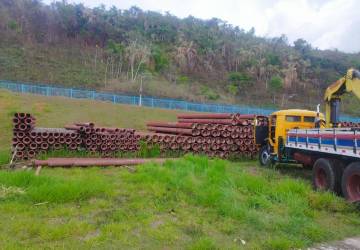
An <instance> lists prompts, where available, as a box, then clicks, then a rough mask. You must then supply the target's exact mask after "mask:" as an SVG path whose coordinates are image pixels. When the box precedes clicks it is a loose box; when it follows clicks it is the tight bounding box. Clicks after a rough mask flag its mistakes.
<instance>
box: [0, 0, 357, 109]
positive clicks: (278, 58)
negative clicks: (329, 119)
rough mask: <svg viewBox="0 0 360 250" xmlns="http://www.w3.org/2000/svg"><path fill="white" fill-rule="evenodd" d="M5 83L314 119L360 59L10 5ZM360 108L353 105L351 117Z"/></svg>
mask: <svg viewBox="0 0 360 250" xmlns="http://www.w3.org/2000/svg"><path fill="white" fill-rule="evenodd" d="M0 35H1V39H0V78H2V79H7V80H19V81H33V82H45V83H54V84H60V85H65V86H75V87H83V88H87V87H88V88H97V89H101V90H108V91H115V92H125V93H138V92H139V89H140V82H143V92H144V94H146V95H153V96H161V97H172V98H181V99H187V100H196V101H208V102H209V101H211V102H222V103H246V104H250V105H258V106H259V105H260V106H273V107H274V106H275V107H304V108H311V109H314V107H315V105H316V104H317V103H319V102H320V101H321V100H322V95H323V91H324V89H325V87H326V86H327V85H329V84H330V83H331V82H333V81H334V80H336V79H338V78H339V77H340V76H342V75H343V74H344V73H345V71H346V69H347V68H350V67H355V68H360V54H359V53H356V54H347V53H343V52H340V51H337V50H325V51H323V50H319V49H316V48H313V47H312V46H311V44H309V43H308V42H306V41H305V40H303V39H301V38H300V39H298V40H297V41H295V42H294V44H289V43H288V41H287V38H286V37H285V36H281V37H274V38H263V37H258V36H255V32H254V30H253V29H252V30H249V31H245V30H243V29H241V27H234V26H232V25H230V24H228V23H226V21H223V20H219V19H216V18H214V19H211V20H201V19H197V18H195V17H192V16H189V17H187V18H184V19H180V18H177V17H175V16H173V15H171V14H169V13H167V14H165V15H162V14H160V13H157V12H152V11H144V10H141V9H139V8H137V7H132V8H130V9H128V10H119V9H116V8H115V7H113V8H110V9H106V8H105V7H103V6H100V7H97V8H93V9H89V8H86V7H84V6H83V5H81V4H68V3H66V2H55V3H53V4H51V5H45V4H43V3H41V2H40V1H30V0H14V1H7V0H3V1H0ZM358 104H360V102H357V101H355V100H354V99H352V98H351V99H350V100H349V101H347V102H346V103H345V105H344V108H343V111H346V112H347V113H349V114H355V115H358V114H359V111H356V109H355V110H354V107H356V106H358Z"/></svg>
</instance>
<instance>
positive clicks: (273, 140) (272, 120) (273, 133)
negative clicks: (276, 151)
mask: <svg viewBox="0 0 360 250" xmlns="http://www.w3.org/2000/svg"><path fill="white" fill-rule="evenodd" d="M269 137H270V138H269V139H270V140H269V142H270V145H271V146H272V147H274V145H275V144H276V115H272V116H270V126H269Z"/></svg>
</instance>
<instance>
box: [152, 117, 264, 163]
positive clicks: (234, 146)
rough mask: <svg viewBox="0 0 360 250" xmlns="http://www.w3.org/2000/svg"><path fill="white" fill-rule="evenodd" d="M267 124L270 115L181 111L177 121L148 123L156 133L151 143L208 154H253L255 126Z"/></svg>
mask: <svg viewBox="0 0 360 250" xmlns="http://www.w3.org/2000/svg"><path fill="white" fill-rule="evenodd" d="M259 126H268V118H267V117H265V116H256V115H240V114H181V115H178V122H149V123H147V128H148V130H149V131H151V132H154V133H156V134H155V135H154V136H151V137H150V138H148V141H149V142H152V143H158V144H160V148H161V149H164V150H181V151H185V152H186V151H192V152H195V153H204V154H207V155H209V156H219V157H228V156H230V155H245V156H254V155H255V154H257V152H258V146H257V145H256V143H255V138H254V137H255V129H256V127H259Z"/></svg>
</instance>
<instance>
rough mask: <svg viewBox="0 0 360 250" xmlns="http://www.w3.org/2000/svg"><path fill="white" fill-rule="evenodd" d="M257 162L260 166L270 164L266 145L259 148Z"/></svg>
mask: <svg viewBox="0 0 360 250" xmlns="http://www.w3.org/2000/svg"><path fill="white" fill-rule="evenodd" d="M259 162H260V165H261V166H269V165H270V162H271V158H270V151H269V147H268V146H267V145H264V146H262V147H261V148H260V151H259Z"/></svg>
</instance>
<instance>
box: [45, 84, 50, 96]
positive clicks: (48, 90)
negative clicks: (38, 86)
mask: <svg viewBox="0 0 360 250" xmlns="http://www.w3.org/2000/svg"><path fill="white" fill-rule="evenodd" d="M49 95H50V87H48V86H47V87H46V96H49Z"/></svg>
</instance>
